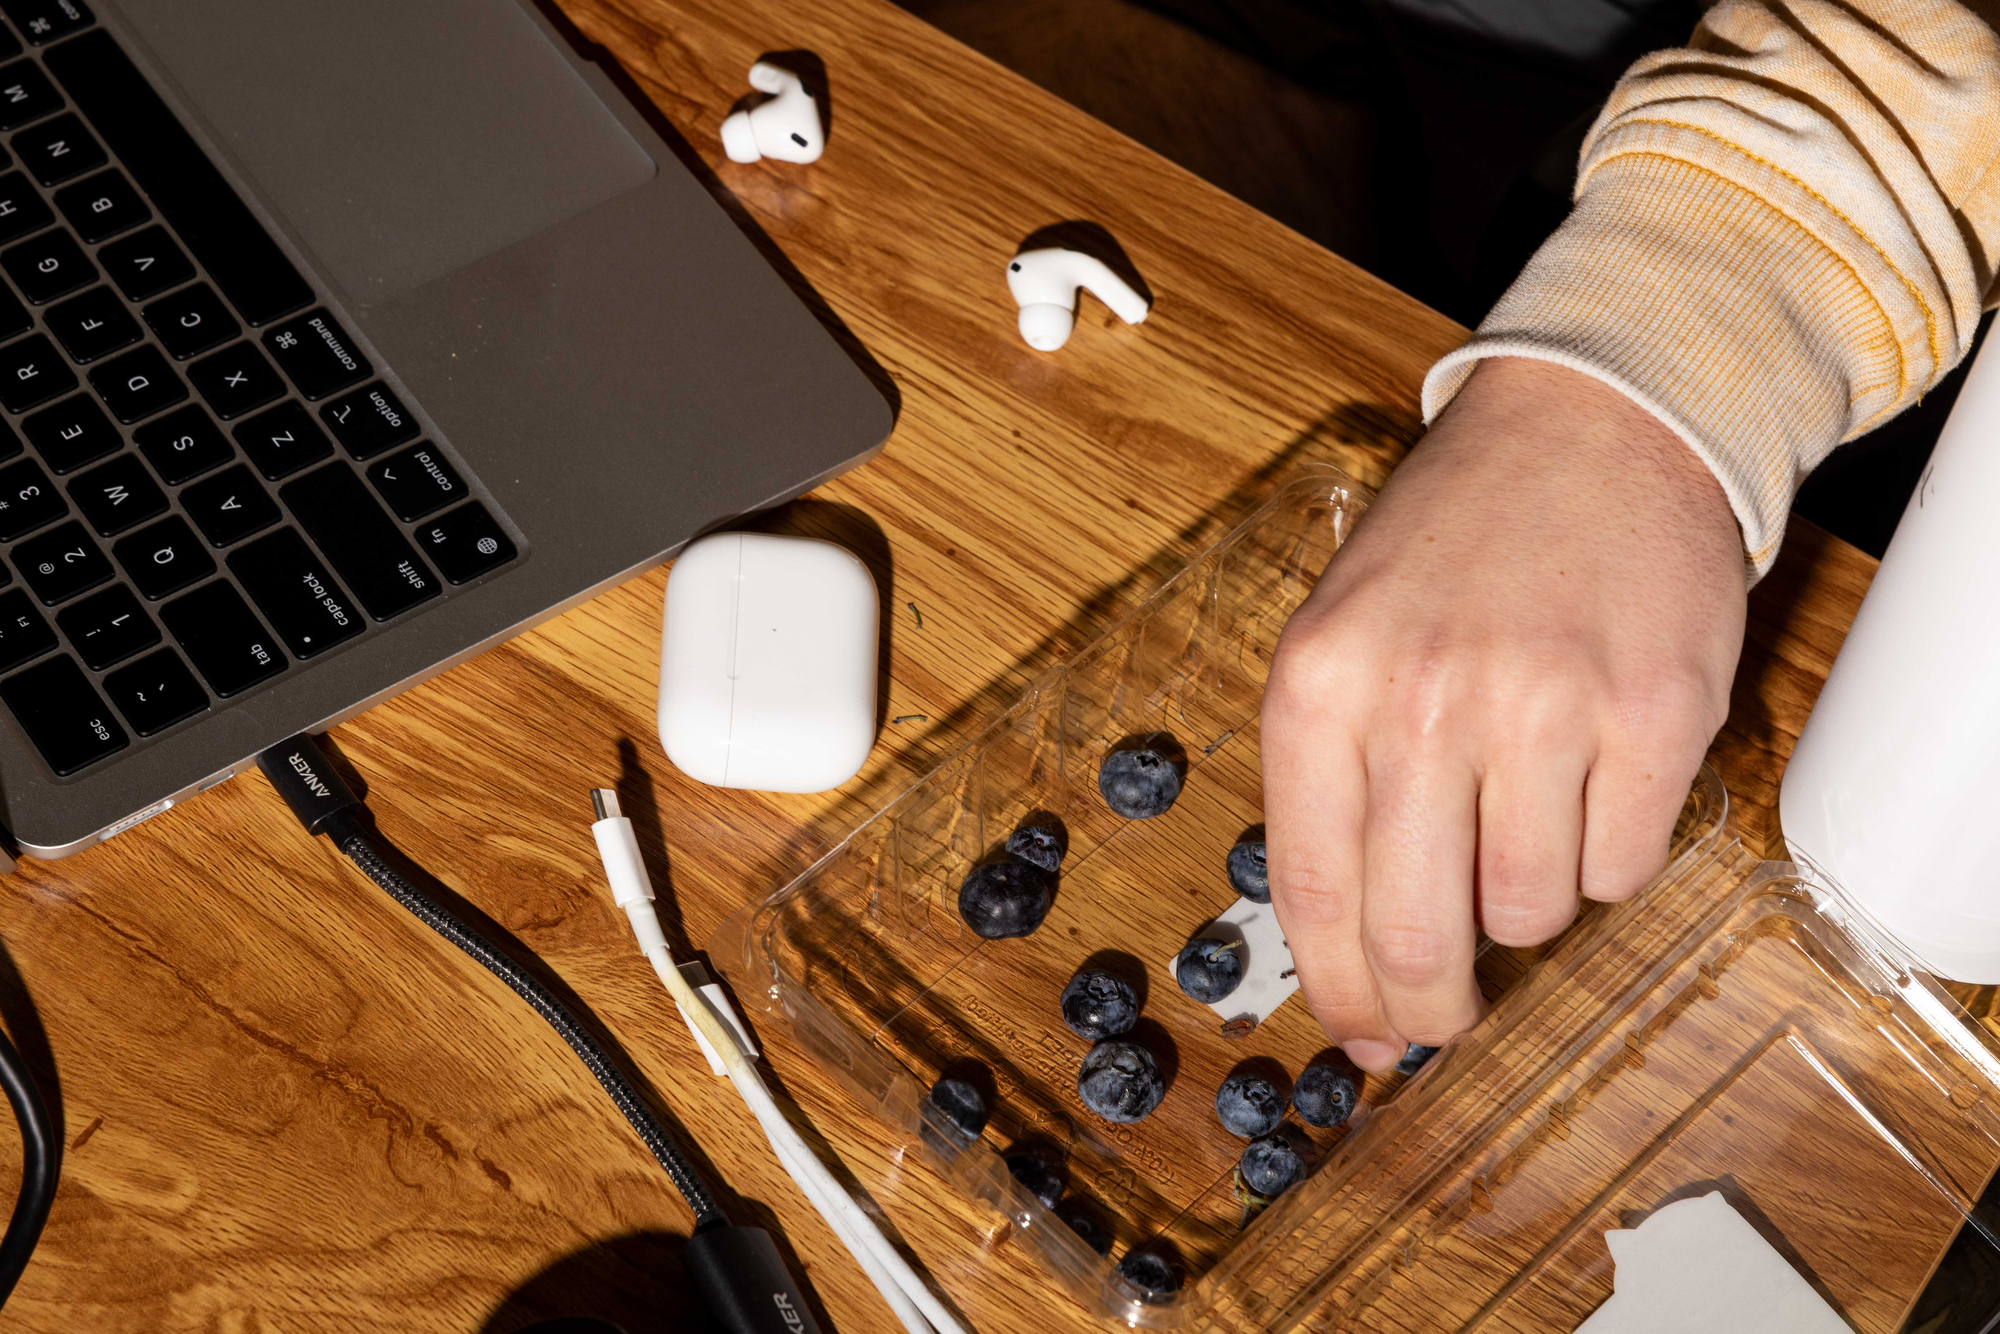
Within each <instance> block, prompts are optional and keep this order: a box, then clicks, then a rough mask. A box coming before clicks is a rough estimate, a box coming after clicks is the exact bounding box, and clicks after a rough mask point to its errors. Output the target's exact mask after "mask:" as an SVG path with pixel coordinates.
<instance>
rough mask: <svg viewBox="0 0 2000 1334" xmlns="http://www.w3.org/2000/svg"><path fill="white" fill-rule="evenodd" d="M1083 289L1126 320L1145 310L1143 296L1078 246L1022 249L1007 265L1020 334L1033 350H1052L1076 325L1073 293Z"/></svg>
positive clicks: (1136, 320)
mask: <svg viewBox="0 0 2000 1334" xmlns="http://www.w3.org/2000/svg"><path fill="white" fill-rule="evenodd" d="M1079 287H1082V288H1086V289H1088V290H1089V291H1090V293H1091V294H1092V295H1093V296H1095V297H1096V298H1097V299H1098V300H1099V301H1102V302H1103V303H1104V304H1105V305H1107V306H1109V307H1111V310H1112V313H1113V314H1115V315H1117V316H1118V318H1119V319H1121V320H1123V321H1125V323H1127V324H1139V323H1141V322H1143V321H1144V320H1145V318H1146V312H1147V311H1148V310H1149V309H1151V306H1150V304H1149V303H1148V302H1147V300H1146V298H1145V297H1143V296H1140V295H1139V293H1138V292H1137V291H1135V290H1134V289H1133V287H1132V285H1131V284H1130V283H1128V282H1126V281H1125V280H1124V279H1123V278H1120V277H1119V276H1118V275H1117V274H1115V273H1113V272H1112V271H1111V269H1110V266H1109V265H1107V264H1105V262H1104V261H1103V260H1101V259H1094V258H1092V257H1091V256H1089V255H1086V254H1084V253H1083V252H1082V251H1080V250H1065V249H1061V248H1055V249H1048V250H1023V251H1022V252H1021V253H1020V254H1018V255H1016V256H1014V258H1013V260H1012V261H1011V262H1010V263H1009V264H1008V265H1007V290H1009V291H1010V292H1012V293H1013V294H1014V301H1015V304H1017V305H1018V306H1020V307H1021V337H1022V338H1024V339H1026V340H1027V344H1028V346H1029V347H1032V348H1034V349H1035V350H1036V351H1037V352H1053V351H1055V350H1056V349H1057V348H1059V347H1061V346H1062V345H1063V344H1064V343H1067V342H1068V341H1069V334H1070V330H1071V329H1073V328H1075V327H1076V291H1077V289H1078V288H1079Z"/></svg>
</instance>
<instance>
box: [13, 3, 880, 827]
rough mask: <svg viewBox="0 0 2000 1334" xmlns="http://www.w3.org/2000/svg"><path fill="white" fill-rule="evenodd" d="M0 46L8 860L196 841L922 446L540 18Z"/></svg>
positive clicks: (180, 22)
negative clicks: (647, 579)
mask: <svg viewBox="0 0 2000 1334" xmlns="http://www.w3.org/2000/svg"><path fill="white" fill-rule="evenodd" d="M0 16H4V23H0V147H4V150H5V160H4V165H0V824H4V825H5V828H6V831H7V833H8V834H9V835H10V836H11V837H12V839H13V840H14V842H15V843H16V844H17V845H18V847H19V848H20V849H21V850H22V852H24V853H26V854H27V855H30V856H35V857H60V856H64V855H67V854H70V853H74V852H77V851H80V850H81V849H83V848H86V847H89V846H90V845H92V844H93V843H96V842H98V841H99V840H101V839H104V838H107V837H110V836H111V835H113V834H115V833H117V832H119V831H121V830H123V829H126V828H129V827H130V826H132V825H133V824H136V823H137V822H139V821H140V820H143V819H145V818H148V817H149V816H151V815H153V814H157V813H158V812H160V811H162V810H165V809H167V808H168V807H169V806H171V805H173V804H174V803H176V802H180V801H184V800H186V799H188V798H189V797H191V796H192V795H194V794H195V793H197V792H200V791H201V790H203V789H204V788H207V787H212V786H214V785H215V784H217V783H220V782H222V781H224V780H226V779H227V778H229V777H230V776H231V775H233V774H234V773H236V772H238V771H239V770H241V769H243V768H245V767H247V766H249V765H250V764H251V763H252V762H253V761H254V758H255V756H256V755H257V753H258V752H259V751H260V750H262V749H263V748H264V747H266V746H267V745H270V744H272V743H275V742H277V741H279V740H281V739H282V738H284V737H286V736H288V735H291V734H292V733H295V732H299V731H306V730H313V729H318V728H322V727H325V726H327V725H329V724H331V723H334V722H337V721H339V720H341V719H343V718H346V717H349V716H351V715H353V714H355V713H357V712H359V711H360V710H362V709H365V708H367V707H368V706H369V705H370V704H371V703H373V702H375V701H377V700H380V699H382V698H384V697H386V696H388V695H391V694H393V693H395V692H396V691H399V690H402V689H404V688H406V687H408V686H410V685H412V684H414V683H416V682H418V681H421V680H423V679H424V678H426V677H428V676H431V675H433V674H435V673H437V672H439V671H442V670H443V669H445V668H446V667H449V666H451V665H452V664H454V663H456V662H459V661H461V660H462V659H465V658H467V657H469V656H471V655H472V654H475V653H477V652H479V651H480V650H481V649H483V648H485V647H488V646H490V645H492V644H493V643H495V642H496V641H498V640H500V639H503V638H505V637H506V636H508V635H512V634H515V633H518V632H519V631H521V630H523V629H525V628H527V627H529V626H531V625H534V624H535V623H536V622H538V621H541V620H543V619H545V618H547V617H549V616H552V615H554V614H556V613H557V612H559V611H562V610H563V609H565V608H567V607H569V606H572V605H574V604H575V603H577V602H580V601H582V600H583V599H585V598H587V597H589V596H591V595H592V594H593V593H595V592H597V591H599V590H601V589H603V588H606V587H608V586H610V585H612V584H615V583H618V582H619V581H621V580H624V579H626V578H629V577H630V576H632V575H633V574H635V573H637V572H639V571H641V570H643V569H645V568H647V567H648V566H651V565H654V564H656V563H657V562H659V561H661V560H663V559H665V558H667V557H668V556H670V555H672V554H673V553H674V552H675V551H676V550H678V549H679V548H680V547H681V546H682V545H683V544H685V543H686V542H687V541H688V540H690V539H691V538H693V537H695V536H697V535H699V534H700V533H702V532H703V531H705V530H707V529H711V528H714V527H717V526H719V525H721V524H724V523H726V522H728V521H730V520H732V519H734V518H737V517H739V516H742V515H744V514H747V513H750V512H752V511H755V510H759V509H762V508H766V507H768V506H771V505H774V504H778V503H781V502H783V501H785V500H787V499H790V498H792V497H793V496H796V495H798V494H800V493H801V492H804V491H806V490H808V489H810V488H811V487H813V486H815V485H817V484H818V483H820V482H822V481H824V480H826V479H827V478H829V477H831V476H833V475H834V474H836V473H839V472H841V471H842V470H844V469H847V468H851V467H853V466H855V465H856V464H858V463H860V462H862V461H864V460H865V459H866V458H868V457H869V456H870V455H871V454H872V453H873V452H874V451H875V450H877V449H879V448H880V446H881V444H882V441H883V440H884V439H885V438H886V436H887V435H888V433H889V430H890V428H891V426H892V425H893V410H892V408H891V406H890V404H889V403H888V402H887V401H886V400H885V398H884V396H883V394H882V393H881V392H880V391H879V390H878V389H877V387H876V384H875V382H874V380H873V379H871V377H870V375H869V374H868V373H866V372H865V371H864V370H863V369H862V368H861V367H860V366H859V365H857V363H856V361H855V360H854V359H853V358H852V357H850V356H849V355H848V353H847V352H845V351H843V349H842V347H841V345H840V343H839V342H837V341H836V339H835V337H834V336H833V335H832V334H831V333H830V332H829V331H828V329H827V328H826V327H825V325H823V324H822V322H821V321H820V319H819V318H818V317H817V316H815V315H814V314H813V313H812V312H811V311H809V310H808V309H807V308H806V306H805V305H804V304H803V303H802V302H801V300H800V299H799V298H798V296H796V295H795V294H794V292H793V290H792V289H791V287H790V286H789V285H788V284H787V282H786V281H785V280H784V279H783V278H781V277H780V276H779V275H778V273H776V272H775V271H774V270H773V269H772V268H771V267H770V265H768V264H767V263H766V262H765V260H764V259H763V258H762V256H761V255H760V254H759V252H758V249H757V248H756V246H755V244H753V242H752V241H751V240H750V238H748V237H747V236H746V235H745V234H744V233H743V231H742V230H741V229H740V228H739V227H738V226H737V225H736V224H735V223H734V222H732V221H731V220H730V218H729V217H728V216H727V214H726V213H725V212H724V211H723V209H722V207H721V206H720V205H719V204H718V203H717V201H716V200H715V199H714V198H713V197H712V196H711V195H710V193H709V191H708V189H707V188H706V187H705V186H704V185H703V184H702V182H701V181H700V180H699V179H697V177H696V176H695V175H694V174H693V173H692V172H691V171H690V170H689V169H688V168H687V167H685V166H684V165H683V164H682V162H681V161H680V159H679V158H678V157H677V156H676V155H675V153H674V151H673V149H672V148H670V147H669V145H668V144H667V142H666V141H664V140H663V139H662V138H661V137H660V136H659V134H658V133H656V132H655V131H654V130H653V129H652V128H651V126H650V125H649V123H648V119H647V117H646V116H645V115H643V114H641V112H640V111H639V110H637V109H636V108H635V107H634V106H633V105H632V104H631V103H630V102H628V100H627V99H626V98H625V97H624V96H622V95H621V94H620V93H619V91H618V90H617V88H616V87H615V86H614V85H613V84H612V82H611V81H610V79H609V78H607V77H606V75H605V73H604V72H603V71H602V70H600V69H599V68H598V67H597V66H596V65H595V64H593V63H592V62H591V61H590V60H589V59H587V58H585V56H584V54H582V53H579V52H578V51H577V50H575V49H573V47H572V44H571V42H570V41H569V40H568V39H567V38H566V36H565V35H564V34H563V33H562V32H560V31H558V30H557V29H556V27H554V26H553V25H552V24H551V23H550V22H549V20H548V19H547V17H546V16H544V15H543V14H542V13H541V12H540V11H538V10H537V9H536V8H534V7H533V5H532V4H531V3H528V0H423V2H422V3H412V0H254V3H253V2H251V0H116V3H113V2H112V0H0ZM476 712H477V710H472V711H469V715H468V719H467V721H466V722H465V724H464V725H466V726H477V722H476V720H475V719H474V718H473V717H472V716H471V715H473V714H476Z"/></svg>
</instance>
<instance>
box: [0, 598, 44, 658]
mask: <svg viewBox="0 0 2000 1334" xmlns="http://www.w3.org/2000/svg"><path fill="white" fill-rule="evenodd" d="M55 646H56V632H55V631H53V630H51V629H49V623H48V621H47V620H45V619H43V617H42V613H41V612H39V611H37V610H35V604H34V603H33V602H31V601H30V600H29V599H28V595H27V594H26V593H24V592H22V591H21V590H20V589H18V588H15V589H10V590H9V591H7V592H5V593H0V672H11V671H13V670H14V669H15V668H16V667H19V666H20V665H21V664H22V663H24V662H26V661H28V660H29V659H30V658H39V657H41V656H42V655H43V654H44V653H47V652H48V651H49V650H50V649H52V648H54V647H55Z"/></svg>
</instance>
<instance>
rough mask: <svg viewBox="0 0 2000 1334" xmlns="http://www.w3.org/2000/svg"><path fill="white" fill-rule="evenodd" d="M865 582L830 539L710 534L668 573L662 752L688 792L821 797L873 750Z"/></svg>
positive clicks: (871, 636) (870, 592) (872, 642)
mask: <svg viewBox="0 0 2000 1334" xmlns="http://www.w3.org/2000/svg"><path fill="white" fill-rule="evenodd" d="M880 630H881V609H880V599H879V597H878V595H877V593H876V591H875V579H874V576H872V575H870V574H869V573H868V567H867V566H865V565H863V564H862V563H861V562H860V560H859V559H857V558H856V557H855V555H854V553H853V552H851V551H848V550H847V549H846V548H845V547H840V546H836V545H834V544H833V543H831V542H820V541H815V540H813V539H811V538H804V537H777V536H773V535H770V534H767V533H719V534H717V535H716V536H714V537H705V538H702V539H701V540H700V541H698V542H695V543H693V544H691V545H690V546H688V547H687V549H686V550H684V551H682V552H681V554H680V557H679V558H678V559H677V560H675V562H674V567H673V571H672V572H671V573H670V574H669V575H668V576H667V607H666V618H665V623H664V626H663V628H662V631H661V636H660V743H661V744H662V745H663V746H665V747H666V751H667V758H668V759H670V760H672V761H673V762H674V766H675V767H676V768H678V769H679V770H680V771H681V772H682V773H684V774H686V775H687V776H688V777H690V778H692V779H694V780H696V781H697V782H702V783H708V784H711V785H713V786H715V787H741V788H753V789H756V790H758V791H763V792H823V791H825V790H826V789H828V788H832V787H838V786H840V785H841V784H842V783H844V782H846V781H847V780H848V779H850V778H852V777H854V775H855V774H856V773H858V772H860V770H861V765H862V763H863V762H864V761H865V760H866V759H867V758H868V752H869V750H870V749H871V748H872V747H873V746H874V744H875V699H876V691H875V665H876V663H875V659H876V643H877V639H878V636H879V634H880Z"/></svg>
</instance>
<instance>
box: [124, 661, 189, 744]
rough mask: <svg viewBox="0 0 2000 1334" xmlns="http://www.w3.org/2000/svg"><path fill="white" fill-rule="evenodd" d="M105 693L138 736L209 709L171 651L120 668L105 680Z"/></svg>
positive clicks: (187, 673)
mask: <svg viewBox="0 0 2000 1334" xmlns="http://www.w3.org/2000/svg"><path fill="white" fill-rule="evenodd" d="M104 693H105V694H107V695H109V696H111V702H112V703H113V704H116V705H117V706H118V712H120V713H122V714H124V715H125V721H126V722H128V723H130V724H132V730H133V731H135V732H137V733H138V734H139V735H140V736H152V735H153V734H154V733H155V732H164V731H166V730H167V729H168V728H169V727H172V726H173V725H174V724H175V723H177V722H180V721H181V720H182V719H183V718H192V717H194V716H195V715H196V714H197V713H200V712H201V711H202V710H203V709H206V708H207V707H208V695H207V694H206V692H204V691H203V690H202V688H201V687H200V686H199V685H197V684H196V683H195V679H194V673H193V672H191V671H189V670H188V669H187V666H186V665H185V664H184V663H182V662H181V660H180V658H179V657H178V656H177V655H176V654H175V653H174V651H173V650H172V649H170V648H163V649H161V650H160V651H159V652H158V653H151V654H148V655H147V656H145V657H143V658H141V659H139V661H137V662H135V663H133V664H132V665H131V666H130V667H120V668H119V669H118V670H117V671H115V672H113V673H111V675H109V676H107V677H105V678H104Z"/></svg>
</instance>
